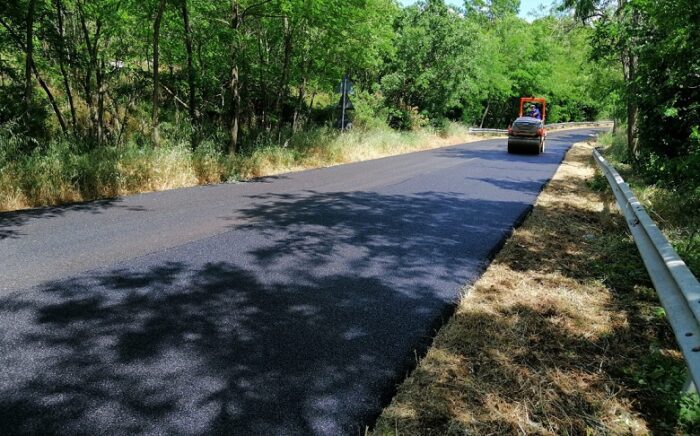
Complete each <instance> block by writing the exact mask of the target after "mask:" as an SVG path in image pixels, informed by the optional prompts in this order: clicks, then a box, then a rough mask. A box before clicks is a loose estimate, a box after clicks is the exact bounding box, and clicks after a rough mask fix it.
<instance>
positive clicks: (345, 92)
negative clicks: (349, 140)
mask: <svg viewBox="0 0 700 436" xmlns="http://www.w3.org/2000/svg"><path fill="white" fill-rule="evenodd" d="M338 92H340V95H341V97H340V103H338V105H339V106H340V130H341V131H344V130H345V129H346V128H347V127H348V124H350V123H349V122H348V117H347V111H348V110H353V109H354V107H353V105H352V102H351V101H350V98H349V97H348V96H349V95H350V94H352V93H353V91H352V82H350V79H349V78H348V76H345V77H343V80H342V81H341V82H340V86H339V87H338Z"/></svg>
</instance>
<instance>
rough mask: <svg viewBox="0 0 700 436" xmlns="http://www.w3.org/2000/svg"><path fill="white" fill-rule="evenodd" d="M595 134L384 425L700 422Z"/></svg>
mask: <svg viewBox="0 0 700 436" xmlns="http://www.w3.org/2000/svg"><path fill="white" fill-rule="evenodd" d="M591 148H592V145H591V144H577V145H575V146H574V147H573V148H572V150H571V151H570V152H569V153H568V155H567V157H566V160H565V162H564V164H563V165H562V166H561V167H560V168H559V170H558V172H557V173H556V175H555V176H554V178H553V180H552V181H551V183H550V184H549V185H548V186H547V188H546V189H545V190H544V192H543V193H542V194H541V195H540V197H539V199H538V201H537V203H536V205H535V208H534V209H533V212H532V214H531V215H530V216H529V218H528V219H527V220H526V221H525V223H524V224H523V225H522V227H521V228H519V229H518V230H516V231H515V232H514V234H513V235H512V237H511V238H510V239H509V240H508V241H507V243H506V244H505V246H504V248H503V249H502V251H501V252H500V253H499V254H498V255H497V257H496V258H495V260H494V261H493V263H492V264H491V266H490V267H489V268H488V270H487V271H486V272H485V274H484V275H483V276H482V278H481V279H480V280H479V281H478V282H477V283H475V285H474V286H473V287H472V288H471V289H469V291H468V292H467V294H466V296H465V297H464V298H463V299H462V301H461V303H460V304H459V306H458V308H457V310H456V312H455V315H454V316H453V317H452V318H451V320H450V321H449V322H448V323H447V324H446V325H445V326H444V327H443V328H442V329H441V330H440V331H439V333H438V334H437V337H436V338H435V340H434V343H433V345H432V347H431V348H430V349H429V351H428V353H427V355H426V356H425V357H424V358H423V359H422V360H421V362H420V363H419V365H418V367H417V368H416V370H415V371H414V372H413V373H412V374H411V375H410V377H409V378H407V379H406V380H405V381H404V383H403V384H402V385H401V386H400V387H399V389H398V393H397V395H396V396H395V398H394V400H393V402H392V403H391V404H390V405H389V406H388V407H387V408H386V409H385V410H384V412H383V414H382V415H381V416H380V418H379V420H378V422H377V425H376V427H375V430H374V433H375V434H381V435H384V434H386V435H389V434H391V435H393V434H410V435H413V434H611V433H612V434H646V433H649V432H660V433H664V434H669V433H685V432H688V433H694V432H695V431H698V430H699V428H698V427H695V426H697V424H698V422H697V421H693V417H692V413H693V410H692V409H693V408H694V407H696V406H697V403H693V401H694V400H693V399H692V398H691V399H687V398H686V397H682V396H680V395H679V391H680V388H681V385H682V382H683V363H682V357H681V356H680V353H679V352H678V351H677V349H676V346H675V343H674V340H673V336H672V333H671V331H670V328H669V327H668V326H667V323H666V321H665V319H664V315H663V310H661V309H660V308H659V306H658V301H657V299H656V295H655V294H654V291H653V290H652V289H650V287H649V282H648V278H647V275H646V272H645V270H644V267H643V265H642V264H641V261H640V259H639V258H638V255H637V252H636V249H635V246H634V244H633V242H632V240H631V239H630V238H629V236H628V235H627V233H626V229H625V227H624V226H625V224H624V221H622V220H621V218H620V216H619V215H618V214H617V213H616V212H615V210H614V209H613V211H612V212H611V211H610V208H609V206H610V204H609V199H608V198H606V196H603V195H601V194H600V193H599V192H596V191H595V190H594V189H592V188H595V186H594V185H595V170H594V168H593V164H592V161H591V157H590V156H591ZM696 398H697V397H695V399H696ZM684 408H685V409H684ZM688 408H690V409H691V410H690V412H688V410H687V409H688Z"/></svg>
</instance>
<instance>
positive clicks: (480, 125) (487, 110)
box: [479, 100, 491, 129]
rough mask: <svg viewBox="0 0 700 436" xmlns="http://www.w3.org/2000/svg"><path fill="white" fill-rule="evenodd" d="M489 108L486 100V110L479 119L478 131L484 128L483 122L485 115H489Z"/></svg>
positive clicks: (489, 105) (488, 102) (489, 104)
mask: <svg viewBox="0 0 700 436" xmlns="http://www.w3.org/2000/svg"><path fill="white" fill-rule="evenodd" d="M489 107H491V102H490V101H489V100H486V109H484V115H483V116H482V117H481V124H479V128H480V129H483V128H484V121H485V120H486V115H487V114H488V113H489Z"/></svg>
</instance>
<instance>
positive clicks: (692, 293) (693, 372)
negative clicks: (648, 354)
mask: <svg viewBox="0 0 700 436" xmlns="http://www.w3.org/2000/svg"><path fill="white" fill-rule="evenodd" d="M593 156H594V157H595V160H596V163H597V164H598V166H599V167H600V169H601V170H602V172H603V174H605V177H606V178H607V179H608V182H609V183H610V187H611V188H612V191H613V194H615V198H616V200H617V204H618V206H619V208H620V210H621V211H622V212H623V214H624V215H625V219H626V221H627V226H628V227H629V229H630V232H631V233H632V236H633V237H634V242H635V243H636V244H637V249H638V250H639V254H641V256H642V260H643V261H644V265H645V266H646V268H647V271H648V272H649V276H650V277H651V281H652V282H653V284H654V288H656V293H657V295H658V296H659V300H661V305H662V306H663V308H664V310H665V311H666V317H667V318H668V321H669V323H670V324H671V328H672V329H673V333H674V334H675V336H676V342H678V346H679V347H680V349H681V352H682V353H683V357H684V358H685V362H686V364H687V365H688V370H689V371H690V376H691V378H692V380H693V381H694V382H695V387H698V386H700V283H698V280H697V279H696V278H695V276H693V274H692V273H691V272H690V270H689V269H688V267H687V266H686V264H685V262H683V260H681V258H680V257H679V256H678V253H676V250H674V249H673V247H672V246H671V244H670V243H669V242H668V240H667V239H666V237H665V236H664V235H663V233H661V231H660V230H659V228H658V227H657V226H656V224H655V223H654V221H653V220H652V219H651V218H650V217H649V215H648V214H647V212H646V211H645V210H644V206H642V204H641V203H640V202H639V200H637V197H635V196H634V194H633V193H632V190H631V189H630V187H629V185H627V183H625V181H624V180H623V179H622V177H621V176H620V174H619V173H618V172H617V171H615V169H614V168H613V167H612V165H610V163H608V162H607V161H606V160H605V158H603V156H602V155H601V154H600V152H599V151H598V150H594V151H593Z"/></svg>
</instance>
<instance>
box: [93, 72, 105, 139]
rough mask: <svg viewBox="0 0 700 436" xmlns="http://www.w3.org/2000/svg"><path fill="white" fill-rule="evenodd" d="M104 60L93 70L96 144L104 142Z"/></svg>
mask: <svg viewBox="0 0 700 436" xmlns="http://www.w3.org/2000/svg"><path fill="white" fill-rule="evenodd" d="M104 69H105V60H104V59H101V60H100V62H99V63H98V64H97V69H96V70H95V79H96V80H97V126H96V127H97V143H98V144H102V141H103V140H104V136H105V134H104V115H105V94H106V93H107V85H105V80H104Z"/></svg>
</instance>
